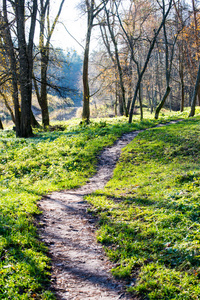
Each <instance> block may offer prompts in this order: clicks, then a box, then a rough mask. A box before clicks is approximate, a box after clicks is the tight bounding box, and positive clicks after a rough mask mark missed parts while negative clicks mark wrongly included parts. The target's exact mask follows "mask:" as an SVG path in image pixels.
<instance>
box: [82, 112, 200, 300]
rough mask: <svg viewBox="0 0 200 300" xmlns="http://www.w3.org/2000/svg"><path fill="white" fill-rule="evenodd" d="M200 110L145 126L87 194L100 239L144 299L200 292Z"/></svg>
mask: <svg viewBox="0 0 200 300" xmlns="http://www.w3.org/2000/svg"><path fill="white" fill-rule="evenodd" d="M199 161H200V118H199V117H196V118H195V119H189V120H185V121H183V122H181V123H178V124H175V125H169V126H165V127H160V128H155V129H150V130H147V131H144V132H143V133H140V134H139V135H138V136H137V137H136V138H135V139H134V140H133V141H132V142H131V143H130V144H129V145H128V146H127V147H126V148H125V149H124V150H123V154H122V156H121V158H120V162H119V163H118V165H117V167H116V169H115V172H114V176H113V178H112V179H111V180H110V181H109V183H108V184H107V186H106V188H105V189H104V190H103V191H96V192H95V193H94V194H93V195H91V196H88V197H87V200H88V201H89V202H90V203H91V204H92V209H91V211H92V212H93V213H94V214H96V215H98V217H99V226H100V227H99V230H98V232H97V239H98V241H99V242H101V243H103V244H104V245H105V249H106V252H107V254H108V256H109V257H110V259H111V260H112V261H113V262H114V263H115V267H114V268H113V270H112V273H113V274H114V275H115V276H117V277H121V278H127V280H128V282H129V284H128V290H129V291H130V292H132V293H134V294H135V293H136V294H138V295H140V296H143V297H145V299H191V300H192V299H199V298H200V201H199V200H200V165H199Z"/></svg>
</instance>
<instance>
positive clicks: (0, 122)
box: [0, 118, 3, 130]
mask: <svg viewBox="0 0 200 300" xmlns="http://www.w3.org/2000/svg"><path fill="white" fill-rule="evenodd" d="M0 129H2V130H3V123H2V121H1V118H0Z"/></svg>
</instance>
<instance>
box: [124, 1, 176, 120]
mask: <svg viewBox="0 0 200 300" xmlns="http://www.w3.org/2000/svg"><path fill="white" fill-rule="evenodd" d="M171 7H172V0H170V1H169V4H168V9H167V11H166V13H165V14H163V17H162V21H161V24H160V26H159V27H158V29H157V30H156V31H155V35H154V38H153V40H152V41H151V44H150V47H149V51H148V54H147V57H146V60H145V63H144V66H143V68H142V71H141V73H140V76H139V78H138V81H137V85H136V88H135V93H134V97H133V100H132V104H131V109H130V114H129V123H131V122H132V117H133V110H134V106H135V101H136V98H137V93H138V90H139V88H140V84H141V81H142V78H143V75H144V73H145V71H146V68H147V65H148V63H149V60H150V57H151V53H152V51H153V49H154V46H155V43H156V40H157V37H158V35H159V33H160V31H161V29H162V27H163V25H164V24H165V21H166V18H167V16H168V14H169V12H170V10H171Z"/></svg>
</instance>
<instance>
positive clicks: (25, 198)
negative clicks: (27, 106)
mask: <svg viewBox="0 0 200 300" xmlns="http://www.w3.org/2000/svg"><path fill="white" fill-rule="evenodd" d="M180 117H182V115H176V116H175V117H174V118H180ZM168 120H169V118H168V117H164V116H163V117H162V119H161V120H160V121H161V122H167V121H168ZM157 123H158V121H155V120H149V119H145V120H144V121H143V122H139V120H135V121H134V122H133V123H132V124H128V123H127V119H126V118H123V117H122V118H117V119H115V118H113V119H97V120H95V121H92V122H91V124H90V125H84V124H82V125H79V124H80V120H79V119H75V120H73V121H68V122H65V123H60V124H62V126H64V131H54V132H48V131H47V132H43V131H42V130H37V131H35V136H34V137H33V138H29V139H23V138H22V139H19V138H15V133H14V132H13V131H12V130H5V131H0V198H1V201H0V298H1V299H54V296H53V295H52V294H51V293H50V292H48V287H47V286H46V285H47V284H48V282H49V281H48V280H49V271H50V269H49V259H48V258H47V255H46V253H45V252H46V248H45V246H44V245H43V244H42V243H41V242H40V241H39V240H38V236H37V232H36V228H35V226H33V224H34V216H35V215H36V214H39V213H40V211H39V210H38V207H37V201H38V200H39V199H41V197H42V195H44V194H46V193H50V192H51V191H54V190H62V189H69V188H75V187H77V186H79V185H82V184H84V183H85V182H86V181H87V179H88V177H90V176H91V175H92V174H94V173H95V170H96V163H97V159H96V157H97V154H98V153H99V152H100V151H101V149H102V148H104V147H105V146H108V145H112V144H113V143H114V141H115V140H116V139H117V138H118V137H119V136H121V135H122V134H123V133H124V132H129V131H132V130H135V129H144V128H148V127H152V126H154V125H156V124H157ZM57 124H58V123H57ZM116 272H117V271H116Z"/></svg>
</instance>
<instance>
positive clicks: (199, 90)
mask: <svg viewBox="0 0 200 300" xmlns="http://www.w3.org/2000/svg"><path fill="white" fill-rule="evenodd" d="M197 95H198V105H199V106H200V85H199V88H198V92H197Z"/></svg>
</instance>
